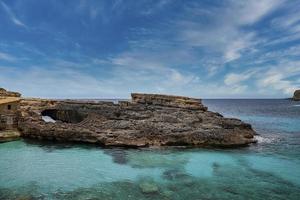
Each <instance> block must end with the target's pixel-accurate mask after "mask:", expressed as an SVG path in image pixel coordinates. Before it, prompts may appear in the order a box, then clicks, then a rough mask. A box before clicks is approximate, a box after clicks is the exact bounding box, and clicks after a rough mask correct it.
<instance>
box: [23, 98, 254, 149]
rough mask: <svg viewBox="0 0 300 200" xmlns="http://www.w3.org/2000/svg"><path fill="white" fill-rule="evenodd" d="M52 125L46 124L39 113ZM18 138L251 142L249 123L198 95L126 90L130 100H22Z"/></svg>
mask: <svg viewBox="0 0 300 200" xmlns="http://www.w3.org/2000/svg"><path fill="white" fill-rule="evenodd" d="M43 114H44V115H47V116H50V117H52V118H53V119H54V120H55V121H56V123H47V122H45V121H44V120H43V119H42V115H43ZM19 129H20V130H21V132H22V136H23V137H29V138H37V139H46V140H57V141H75V142H89V143H97V144H100V145H105V146H125V147H142V146H222V147H223V146H226V147H228V146H241V145H247V144H250V143H253V142H255V139H254V137H253V136H254V134H255V132H254V131H253V129H252V128H251V125H249V124H246V123H244V122H242V121H241V120H238V119H228V118H224V117H222V115H220V114H218V113H214V112H210V111H207V108H206V107H205V106H204V105H203V104H202V103H201V101H200V100H199V99H193V98H188V97H178V96H168V95H156V94H132V102H120V103H119V104H114V103H112V102H97V103H95V102H87V101H75V100H74V101H52V100H42V99H23V100H22V101H21V117H20V120H19Z"/></svg>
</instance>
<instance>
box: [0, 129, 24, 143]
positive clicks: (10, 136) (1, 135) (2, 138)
mask: <svg viewBox="0 0 300 200" xmlns="http://www.w3.org/2000/svg"><path fill="white" fill-rule="evenodd" d="M19 138H20V132H19V131H17V130H5V131H0V143H1V142H9V141H13V140H17V139H19Z"/></svg>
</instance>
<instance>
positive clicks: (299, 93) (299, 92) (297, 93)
mask: <svg viewBox="0 0 300 200" xmlns="http://www.w3.org/2000/svg"><path fill="white" fill-rule="evenodd" d="M293 100H294V101H300V90H296V91H295V92H294V96H293Z"/></svg>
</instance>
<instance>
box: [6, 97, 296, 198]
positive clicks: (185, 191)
mask: <svg viewBox="0 0 300 200" xmlns="http://www.w3.org/2000/svg"><path fill="white" fill-rule="evenodd" d="M203 102H204V104H205V105H207V106H208V107H209V110H213V111H217V112H220V113H222V114H223V115H224V116H226V117H237V118H240V119H242V120H244V121H246V122H249V123H251V124H252V125H253V127H254V129H255V130H256V131H257V133H258V134H260V135H259V136H258V140H259V143H258V144H254V145H251V146H249V147H245V148H239V149H202V148H196V149H195V148H193V149H180V148H167V149H151V148H150V149H149V148H146V149H123V148H109V149H107V148H100V147H97V146H93V145H79V144H53V143H49V142H37V141H28V140H26V141H25V140H20V141H14V142H8V143H2V144H0V199H1V200H2V199H205V200H208V199H212V200H216V199H285V200H287V199H295V200H299V199H300V102H292V101H290V100H204V101H203Z"/></svg>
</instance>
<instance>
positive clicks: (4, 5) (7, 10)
mask: <svg viewBox="0 0 300 200" xmlns="http://www.w3.org/2000/svg"><path fill="white" fill-rule="evenodd" d="M0 3H1V5H2V7H3V8H4V10H5V12H6V13H7V15H8V16H9V18H10V20H11V21H12V22H13V23H14V24H15V25H17V26H21V27H24V28H27V26H26V25H25V24H24V23H23V22H22V21H21V20H20V19H19V18H17V17H16V15H15V14H14V13H13V11H12V10H11V9H10V8H9V7H8V6H7V5H6V4H5V3H4V2H2V1H0Z"/></svg>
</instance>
